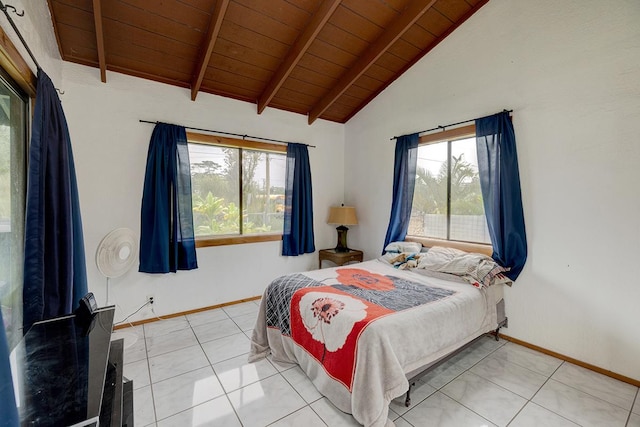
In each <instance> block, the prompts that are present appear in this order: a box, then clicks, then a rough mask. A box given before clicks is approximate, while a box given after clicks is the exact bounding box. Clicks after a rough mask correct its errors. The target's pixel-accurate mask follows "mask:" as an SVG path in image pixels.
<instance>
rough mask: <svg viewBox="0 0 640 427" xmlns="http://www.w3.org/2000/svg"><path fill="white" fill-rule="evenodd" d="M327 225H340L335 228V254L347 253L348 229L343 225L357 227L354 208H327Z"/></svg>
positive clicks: (343, 206)
mask: <svg viewBox="0 0 640 427" xmlns="http://www.w3.org/2000/svg"><path fill="white" fill-rule="evenodd" d="M327 224H340V225H339V226H338V227H336V230H338V245H337V246H336V249H335V251H336V252H349V247H348V246H347V231H349V229H348V228H347V227H345V225H358V218H356V208H354V207H353V206H345V205H342V206H331V208H329V219H328V220H327Z"/></svg>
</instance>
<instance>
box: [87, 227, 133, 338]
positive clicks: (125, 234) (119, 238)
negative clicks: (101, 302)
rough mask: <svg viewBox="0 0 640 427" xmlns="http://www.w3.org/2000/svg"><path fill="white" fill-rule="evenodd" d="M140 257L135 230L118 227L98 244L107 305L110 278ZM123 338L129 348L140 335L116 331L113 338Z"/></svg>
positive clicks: (98, 260)
mask: <svg viewBox="0 0 640 427" xmlns="http://www.w3.org/2000/svg"><path fill="white" fill-rule="evenodd" d="M137 257H138V241H137V239H136V236H135V234H134V232H133V230H130V229H129V228H116V229H115V230H113V231H111V232H110V233H109V234H107V235H106V236H104V238H103V239H102V240H101V241H100V244H98V249H97V250H96V265H97V266H98V270H99V271H100V273H102V275H103V276H104V277H106V278H107V305H109V280H111V279H113V278H115V277H120V276H122V275H123V274H125V273H126V272H127V271H129V269H130V268H131V266H132V265H133V264H134V263H135V262H136V258H137ZM118 338H122V339H123V340H124V348H129V347H131V346H132V345H133V344H135V343H136V341H137V340H138V335H137V334H136V333H133V332H128V331H115V332H113V333H112V334H111V339H112V340H113V339H118Z"/></svg>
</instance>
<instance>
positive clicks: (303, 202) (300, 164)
mask: <svg viewBox="0 0 640 427" xmlns="http://www.w3.org/2000/svg"><path fill="white" fill-rule="evenodd" d="M286 174H287V175H286V177H287V178H286V182H285V209H284V231H283V233H282V255H283V256H298V255H300V254H305V253H313V252H314V251H315V250H316V247H315V244H314V237H313V194H312V191H311V167H310V165H309V150H308V149H307V146H306V145H304V144H293V143H290V144H289V145H287V171H286Z"/></svg>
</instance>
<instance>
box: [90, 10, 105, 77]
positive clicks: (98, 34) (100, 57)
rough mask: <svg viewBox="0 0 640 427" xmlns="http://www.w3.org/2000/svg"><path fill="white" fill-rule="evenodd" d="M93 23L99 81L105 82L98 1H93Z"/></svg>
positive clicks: (102, 40) (102, 35)
mask: <svg viewBox="0 0 640 427" xmlns="http://www.w3.org/2000/svg"><path fill="white" fill-rule="evenodd" d="M93 21H94V25H95V28H96V46H97V47H98V64H99V65H100V80H102V83H106V82H107V62H106V59H105V54H104V32H103V30H102V6H101V5H100V0H93Z"/></svg>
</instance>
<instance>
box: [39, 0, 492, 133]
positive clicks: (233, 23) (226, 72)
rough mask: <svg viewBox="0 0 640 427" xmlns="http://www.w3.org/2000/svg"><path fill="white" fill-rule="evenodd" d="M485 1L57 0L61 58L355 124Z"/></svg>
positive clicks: (53, 6) (54, 13) (52, 3)
mask: <svg viewBox="0 0 640 427" xmlns="http://www.w3.org/2000/svg"><path fill="white" fill-rule="evenodd" d="M487 1H488V0H92V1H88V0H49V9H50V10H51V17H52V20H53V25H54V29H55V33H56V38H57V41H58V46H59V49H60V54H61V56H62V59H64V60H66V61H71V62H76V63H79V64H83V65H88V66H91V67H96V68H99V69H100V76H101V80H102V81H103V82H106V81H107V73H106V71H107V70H110V71H115V72H119V73H124V74H129V75H132V76H137V77H142V78H145V79H151V80H155V81H159V82H163V83H167V84H171V85H176V86H180V87H184V88H187V89H189V90H190V91H191V99H192V100H194V101H195V100H196V97H197V95H198V93H199V92H207V93H212V94H216V95H221V96H226V97H230V98H235V99H239V100H242V101H247V102H251V103H255V104H256V106H257V112H258V114H259V113H262V111H264V109H265V108H267V107H271V108H278V109H282V110H287V111H293V112H296V113H300V114H304V115H306V116H308V121H309V124H311V123H313V122H314V121H315V120H316V119H318V118H321V119H325V120H331V121H335V122H339V123H345V122H347V121H348V120H349V119H350V118H351V117H353V116H354V115H355V114H356V113H357V112H358V111H360V110H361V109H362V108H364V106H366V105H367V104H368V103H369V102H370V101H371V100H372V99H374V98H375V97H376V96H377V95H378V94H379V93H380V92H382V91H383V90H384V89H385V88H386V87H387V86H388V85H389V84H391V83H392V82H393V81H394V80H395V79H397V78H398V77H399V76H400V75H402V74H403V73H404V72H405V71H406V70H408V69H409V68H410V67H411V66H412V65H413V64H415V63H416V62H417V61H418V60H419V59H420V58H422V57H423V56H424V55H425V54H427V53H428V52H429V51H430V50H431V49H433V48H434V47H435V46H436V45H437V44H438V43H439V42H441V41H442V40H443V39H444V38H445V37H447V36H448V35H449V34H451V32H452V31H453V30H455V29H456V28H457V27H458V26H459V25H461V24H462V23H463V22H464V21H465V20H466V19H467V18H469V17H470V16H471V15H473V14H474V13H475V12H476V11H477V10H478V9H480V7H482V6H483V5H484V4H485V3H487Z"/></svg>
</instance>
